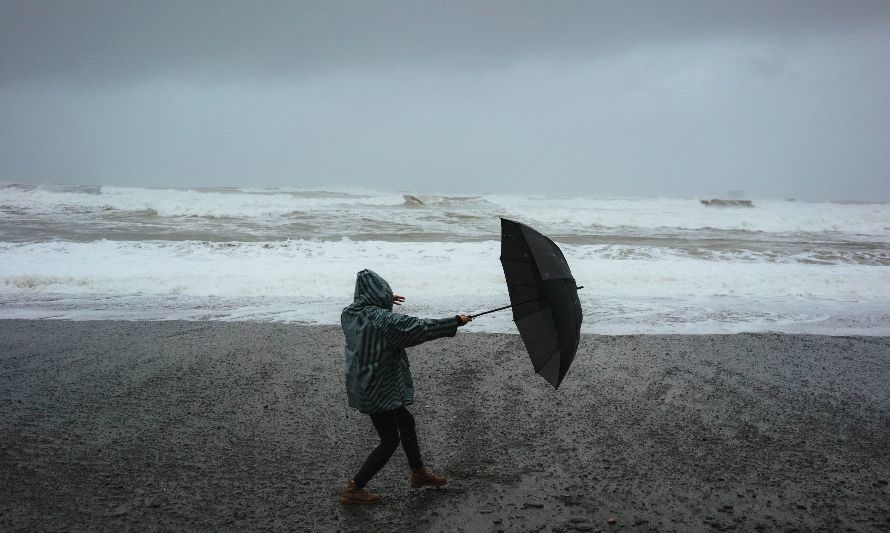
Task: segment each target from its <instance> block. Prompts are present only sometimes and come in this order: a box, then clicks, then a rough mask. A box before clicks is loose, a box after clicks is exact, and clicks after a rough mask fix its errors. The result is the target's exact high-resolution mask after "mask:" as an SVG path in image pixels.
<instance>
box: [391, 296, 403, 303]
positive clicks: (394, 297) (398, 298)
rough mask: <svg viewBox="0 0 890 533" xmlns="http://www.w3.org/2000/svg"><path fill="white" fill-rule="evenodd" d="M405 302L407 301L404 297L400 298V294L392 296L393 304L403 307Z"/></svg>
mask: <svg viewBox="0 0 890 533" xmlns="http://www.w3.org/2000/svg"><path fill="white" fill-rule="evenodd" d="M404 301H405V297H404V296H399V295H398V294H393V295H392V303H394V304H396V305H402V302H404Z"/></svg>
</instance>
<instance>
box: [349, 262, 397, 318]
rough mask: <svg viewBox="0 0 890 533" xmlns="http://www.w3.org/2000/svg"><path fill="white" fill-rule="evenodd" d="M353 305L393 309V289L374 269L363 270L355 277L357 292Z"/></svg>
mask: <svg viewBox="0 0 890 533" xmlns="http://www.w3.org/2000/svg"><path fill="white" fill-rule="evenodd" d="M353 299H354V301H353V305H354V306H357V307H366V306H369V305H370V306H374V307H379V308H381V309H386V310H389V311H391V310H392V289H391V288H390V287H389V283H387V282H386V280H385V279H383V278H382V277H380V274H377V273H376V272H374V271H373V270H367V269H365V270H362V271H361V272H359V273H358V274H357V275H356V277H355V294H354V295H353Z"/></svg>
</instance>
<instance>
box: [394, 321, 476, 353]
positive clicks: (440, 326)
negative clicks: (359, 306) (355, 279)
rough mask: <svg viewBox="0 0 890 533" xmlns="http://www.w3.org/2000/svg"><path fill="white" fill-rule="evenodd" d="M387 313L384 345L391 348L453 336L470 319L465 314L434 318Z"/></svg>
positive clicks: (415, 344) (400, 347)
mask: <svg viewBox="0 0 890 533" xmlns="http://www.w3.org/2000/svg"><path fill="white" fill-rule="evenodd" d="M387 314H388V316H386V317H385V320H386V322H387V323H386V324H385V326H384V327H383V330H384V332H385V333H384V335H385V338H386V345H387V347H388V348H390V349H393V350H398V349H402V348H408V347H410V346H417V345H418V344H422V343H424V342H427V341H431V340H434V339H440V338H442V337H454V335H455V334H456V333H457V328H458V327H460V326H463V325H464V324H466V323H468V322H469V321H470V320H471V319H470V317H469V316H467V315H456V316H453V317H450V318H440V319H436V318H415V317H413V316H406V315H396V314H392V313H387Z"/></svg>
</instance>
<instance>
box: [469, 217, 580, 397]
mask: <svg viewBox="0 0 890 533" xmlns="http://www.w3.org/2000/svg"><path fill="white" fill-rule="evenodd" d="M501 264H502V265H503V267H504V277H505V278H506V279H507V290H508V291H509V293H510V302H511V303H510V305H507V306H504V307H499V308H498V309H492V310H490V311H485V312H484V313H478V314H475V315H473V318H475V317H477V316H481V315H485V314H488V313H493V312H494V311H499V310H501V309H507V308H510V307H512V308H513V320H514V321H515V322H516V328H517V329H518V330H519V335H520V336H521V337H522V341H523V342H524V343H525V348H526V349H527V350H528V355H529V357H531V360H532V364H533V365H534V367H535V372H537V373H538V374H540V375H541V376H542V377H543V378H544V379H546V380H547V381H549V382H550V384H551V385H553V386H554V387H555V388H558V387H559V384H560V383H562V380H563V378H564V377H565V375H566V372H568V370H569V366H570V365H571V364H572V360H573V359H574V358H575V352H576V351H577V350H578V340H579V338H580V336H581V320H582V318H583V317H582V313H581V303H580V302H579V301H578V289H580V288H581V287H578V286H577V285H576V284H575V278H573V277H572V272H571V270H569V265H568V263H566V258H565V256H563V254H562V250H560V249H559V247H558V246H557V245H556V243H554V242H553V241H551V240H550V239H548V238H547V237H545V236H544V235H542V234H540V233H538V232H537V231H536V230H534V229H532V228H530V227H528V226H526V225H525V224H520V223H519V222H514V221H512V220H507V219H506V218H502V219H501Z"/></svg>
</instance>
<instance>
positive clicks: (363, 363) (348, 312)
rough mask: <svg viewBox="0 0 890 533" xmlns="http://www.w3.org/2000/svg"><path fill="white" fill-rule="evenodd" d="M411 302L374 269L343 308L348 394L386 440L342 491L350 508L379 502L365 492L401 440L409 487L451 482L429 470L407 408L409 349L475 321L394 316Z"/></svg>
mask: <svg viewBox="0 0 890 533" xmlns="http://www.w3.org/2000/svg"><path fill="white" fill-rule="evenodd" d="M404 301H405V298H404V297H402V296H399V295H396V294H393V292H392V289H391V288H390V286H389V283H387V282H386V280H384V279H383V278H382V277H380V276H379V275H378V274H376V273H375V272H373V271H371V270H362V271H361V272H359V273H358V274H357V275H356V280H355V295H354V301H353V302H352V304H351V305H349V306H348V307H346V308H345V309H343V313H342V314H341V315H340V323H341V325H342V326H343V335H344V336H345V337H346V395H347V397H348V399H349V405H350V407H354V408H355V409H358V410H359V411H360V412H362V413H367V414H368V415H370V417H371V422H372V423H373V424H374V428H375V429H376V430H377V434H378V435H379V436H380V443H379V444H378V445H377V447H376V448H375V449H374V450H373V451H372V452H371V454H370V455H369V456H368V458H367V459H366V460H365V462H364V464H363V465H362V466H361V468H360V469H359V471H358V473H357V474H356V475H355V477H353V478H352V479H350V480H349V481H348V482H347V484H346V486H345V487H344V488H343V490H342V491H341V493H340V501H341V502H342V503H343V504H344V505H349V504H370V503H376V502H377V501H379V500H380V497H379V496H378V495H376V494H374V493H372V492H370V491H369V490H368V489H366V488H365V486H366V485H367V483H368V481H370V480H371V478H372V477H374V475H375V474H376V473H377V472H379V471H380V469H381V468H383V465H385V464H386V463H387V461H389V458H390V457H391V456H392V454H393V452H395V450H396V448H398V446H399V443H400V442H401V444H402V448H403V449H404V450H405V455H407V457H408V465H409V466H410V467H411V475H410V478H409V484H410V485H411V487H414V488H418V487H424V486H441V485H445V484H446V483H447V480H446V479H445V478H444V477H443V476H440V475H438V474H435V473H434V472H432V471H431V470H430V469H429V468H427V467H425V466H424V464H423V461H422V460H421V458H420V446H419V445H418V443H417V434H416V431H415V425H414V417H413V416H412V415H411V413H410V412H409V411H408V409H407V406H408V405H411V404H413V403H414V383H413V381H412V379H411V370H410V365H409V364H408V354H407V353H406V352H405V348H407V347H409V346H416V345H418V344H421V343H424V342H427V341H431V340H433V339H438V338H441V337H453V336H454V335H455V334H456V333H457V328H458V327H459V326H463V325H465V324H467V323H468V322H469V321H470V320H471V318H470V317H469V316H467V315H456V316H453V317H450V318H442V319H421V318H414V317H410V316H406V315H401V314H397V313H393V312H392V308H393V304H396V305H401V304H402V302H404Z"/></svg>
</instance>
